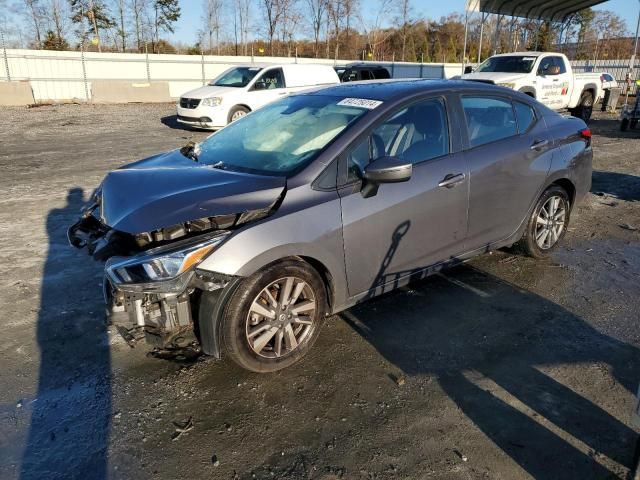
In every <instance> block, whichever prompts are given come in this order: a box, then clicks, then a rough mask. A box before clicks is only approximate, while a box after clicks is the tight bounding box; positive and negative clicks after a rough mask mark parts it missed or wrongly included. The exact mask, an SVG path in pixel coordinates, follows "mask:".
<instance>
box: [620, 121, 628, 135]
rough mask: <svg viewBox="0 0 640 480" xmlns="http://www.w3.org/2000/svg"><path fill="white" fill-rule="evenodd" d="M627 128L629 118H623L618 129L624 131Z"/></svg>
mask: <svg viewBox="0 0 640 480" xmlns="http://www.w3.org/2000/svg"><path fill="white" fill-rule="evenodd" d="M628 128H629V119H628V118H623V119H622V121H621V122H620V131H621V132H626V131H627V129H628Z"/></svg>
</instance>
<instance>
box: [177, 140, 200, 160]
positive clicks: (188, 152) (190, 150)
mask: <svg viewBox="0 0 640 480" xmlns="http://www.w3.org/2000/svg"><path fill="white" fill-rule="evenodd" d="M180 153H181V154H182V155H184V156H185V157H187V158H190V159H191V160H193V161H194V162H197V161H198V144H197V143H196V142H194V141H192V140H189V143H187V144H186V145H185V146H184V147H182V148H181V149H180Z"/></svg>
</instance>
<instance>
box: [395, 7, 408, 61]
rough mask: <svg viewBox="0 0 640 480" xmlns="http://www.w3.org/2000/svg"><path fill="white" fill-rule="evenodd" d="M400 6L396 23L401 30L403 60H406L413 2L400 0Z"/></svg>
mask: <svg viewBox="0 0 640 480" xmlns="http://www.w3.org/2000/svg"><path fill="white" fill-rule="evenodd" d="M397 8H398V12H397V14H398V17H397V20H396V23H397V25H398V28H399V30H400V38H401V39H402V51H401V52H402V53H401V57H402V61H403V62H404V61H405V57H406V51H407V33H408V30H409V27H410V23H411V20H410V19H409V16H410V15H411V10H412V9H411V2H410V0H400V1H399V2H398V3H397Z"/></svg>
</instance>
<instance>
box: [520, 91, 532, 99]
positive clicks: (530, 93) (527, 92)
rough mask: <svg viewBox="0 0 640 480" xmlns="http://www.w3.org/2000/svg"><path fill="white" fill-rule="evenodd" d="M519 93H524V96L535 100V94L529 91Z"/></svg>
mask: <svg viewBox="0 0 640 480" xmlns="http://www.w3.org/2000/svg"><path fill="white" fill-rule="evenodd" d="M519 92H520V93H524V94H525V95H528V96H529V97H531V98H536V94H535V93H534V92H533V91H531V90H519Z"/></svg>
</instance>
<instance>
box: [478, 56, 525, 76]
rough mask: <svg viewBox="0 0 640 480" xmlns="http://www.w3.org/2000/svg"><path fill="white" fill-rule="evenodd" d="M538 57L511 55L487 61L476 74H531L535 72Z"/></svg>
mask: <svg viewBox="0 0 640 480" xmlns="http://www.w3.org/2000/svg"><path fill="white" fill-rule="evenodd" d="M534 63H536V57H526V56H516V55H510V56H508V57H491V58H488V59H486V60H485V61H484V62H483V63H482V64H481V65H480V66H479V67H478V69H477V70H476V72H485V73H486V72H500V73H529V72H531V70H533V64H534Z"/></svg>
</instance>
